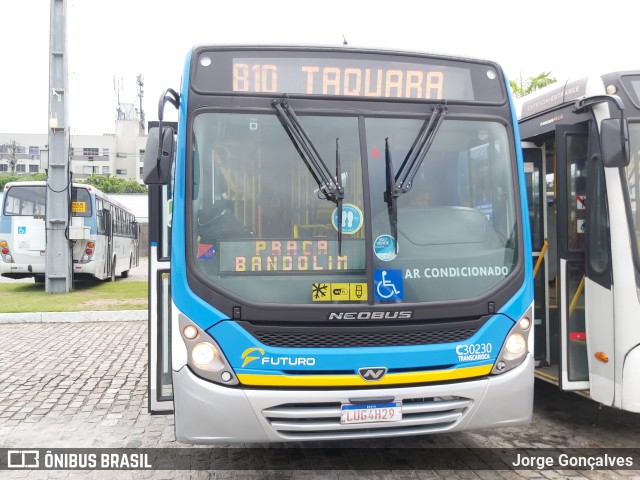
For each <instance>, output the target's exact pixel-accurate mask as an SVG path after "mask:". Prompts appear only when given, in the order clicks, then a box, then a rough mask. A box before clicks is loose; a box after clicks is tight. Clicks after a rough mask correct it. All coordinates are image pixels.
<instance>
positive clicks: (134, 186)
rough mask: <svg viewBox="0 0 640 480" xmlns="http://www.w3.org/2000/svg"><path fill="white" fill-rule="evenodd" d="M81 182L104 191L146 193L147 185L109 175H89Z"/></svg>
mask: <svg viewBox="0 0 640 480" xmlns="http://www.w3.org/2000/svg"><path fill="white" fill-rule="evenodd" d="M81 183H86V184H88V185H93V186H94V187H96V188H97V189H98V190H102V191H103V192H104V193H147V187H146V186H144V185H140V184H139V183H138V182H136V181H135V180H130V179H127V180H125V179H122V178H117V177H112V176H110V175H91V176H89V177H87V178H85V179H84V180H83V181H82V182H81Z"/></svg>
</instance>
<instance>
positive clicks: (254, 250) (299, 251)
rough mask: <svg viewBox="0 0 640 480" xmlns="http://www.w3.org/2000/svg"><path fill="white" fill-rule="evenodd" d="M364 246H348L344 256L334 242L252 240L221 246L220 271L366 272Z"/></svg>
mask: <svg viewBox="0 0 640 480" xmlns="http://www.w3.org/2000/svg"><path fill="white" fill-rule="evenodd" d="M356 243H358V244H359V243H360V242H344V243H343V245H342V252H341V253H342V255H338V247H337V243H336V242H334V241H330V240H298V239H295V240H252V241H237V242H221V244H220V271H225V272H262V271H273V272H278V271H283V272H299V271H314V270H316V271H322V270H325V271H326V270H329V271H331V270H348V269H362V268H364V253H363V250H362V248H361V247H358V246H357V245H355V244H356Z"/></svg>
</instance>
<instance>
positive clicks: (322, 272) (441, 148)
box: [189, 112, 518, 304]
mask: <svg viewBox="0 0 640 480" xmlns="http://www.w3.org/2000/svg"><path fill="white" fill-rule="evenodd" d="M298 120H299V122H300V124H301V125H302V127H303V128H304V130H305V132H306V133H307V134H308V136H309V138H310V140H311V141H312V142H313V145H314V147H315V148H316V149H317V151H318V154H319V156H320V157H321V158H322V159H323V161H324V162H325V163H326V164H327V165H328V166H329V167H330V168H335V165H336V164H337V162H336V156H337V155H339V157H340V160H339V164H340V170H341V173H340V180H341V185H342V187H343V188H344V198H343V199H342V215H341V216H340V217H341V224H340V225H338V218H339V215H338V212H337V202H331V201H327V197H326V195H324V194H323V192H322V191H320V190H321V189H320V188H319V185H318V182H317V181H316V180H315V179H314V177H313V175H312V172H310V170H309V168H308V167H307V165H306V164H305V162H304V161H303V158H301V155H300V154H299V152H298V151H297V148H296V144H295V143H294V142H292V141H291V139H290V138H289V136H288V134H287V131H286V129H284V128H283V125H282V124H281V121H280V119H279V118H278V116H277V115H276V114H275V112H274V113H273V114H265V113H251V112H246V113H222V112H204V113H200V114H198V115H196V116H195V117H194V120H193V122H192V134H191V149H190V151H191V166H190V168H189V171H190V177H189V178H190V184H191V186H190V189H191V196H190V198H191V205H190V210H191V211H190V238H191V245H190V252H191V254H190V257H191V258H190V260H191V261H190V262H189V264H190V265H191V266H192V267H194V268H195V269H196V271H197V272H198V276H199V277H200V278H201V279H202V280H203V281H204V282H205V283H208V284H209V285H210V286H211V287H212V288H214V289H217V290H218V291H222V292H224V291H227V292H230V293H231V294H232V295H235V296H238V297H242V298H245V299H248V300H250V301H255V302H269V303H273V302H274V300H275V299H277V300H276V301H277V302H278V303H289V304H313V303H318V302H341V303H342V302H351V303H364V304H373V303H398V302H432V301H445V300H463V299H469V298H474V297H477V296H480V295H483V294H485V293H487V292H488V291H489V290H491V289H492V288H494V287H495V286H496V285H498V284H499V283H500V282H501V281H502V280H503V279H504V278H505V277H506V276H508V275H509V274H510V273H511V272H512V271H513V269H514V267H515V264H516V263H517V257H518V251H517V235H516V232H517V220H516V213H515V211H516V202H515V195H514V191H513V187H512V185H513V183H514V182H515V174H514V168H515V167H514V161H513V160H512V157H513V155H512V154H511V152H510V149H509V139H508V134H507V131H506V128H505V126H504V125H503V124H502V123H499V122H494V121H488V120H484V121H481V120H462V119H454V118H451V117H447V118H445V119H444V121H443V122H442V124H441V126H440V128H439V130H438V131H437V133H436V134H435V136H434V138H433V143H432V144H431V147H430V148H429V150H428V153H427V154H426V157H425V159H424V161H423V162H422V163H421V164H420V167H419V169H418V170H417V172H416V175H415V177H413V183H412V185H411V188H410V189H409V191H408V192H407V193H406V194H404V195H402V196H400V197H398V199H397V235H396V233H395V231H394V229H393V228H392V223H393V221H394V220H395V216H396V214H392V213H391V212H390V207H389V203H388V202H387V201H386V198H385V193H384V192H385V191H386V190H387V168H388V164H387V162H386V161H385V154H386V153H388V154H389V155H391V157H392V159H393V162H394V165H395V169H396V170H398V169H399V168H400V165H401V164H402V162H403V160H404V159H405V158H406V156H407V153H408V152H409V150H410V149H411V147H412V145H413V143H414V141H415V139H416V136H417V135H418V133H419V132H420V129H421V128H422V126H423V124H424V121H425V119H424V118H416V117H414V118H402V117H363V116H360V117H358V116H331V115H320V114H308V113H306V112H305V114H304V115H303V114H300V113H298ZM337 140H339V150H338V148H337V144H338V142H337ZM339 233H340V237H341V241H340V242H339V241H338V240H339ZM339 247H340V249H339ZM370 276H372V277H373V279H374V285H377V287H376V288H375V291H374V292H368V291H367V285H368V284H369V283H368V279H369V278H370Z"/></svg>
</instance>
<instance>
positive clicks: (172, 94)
mask: <svg viewBox="0 0 640 480" xmlns="http://www.w3.org/2000/svg"><path fill="white" fill-rule="evenodd" d="M167 102H169V103H170V104H171V105H173V106H174V107H175V108H176V110H177V109H178V108H179V107H180V94H179V93H178V92H176V91H175V90H174V89H173V88H167V89H166V90H165V91H164V93H163V94H162V95H160V101H159V102H158V131H159V132H160V135H158V158H157V159H156V160H157V162H158V163H157V166H158V168H160V159H161V158H162V143H163V140H164V132H163V130H162V120H163V118H164V106H165V104H166V103H167Z"/></svg>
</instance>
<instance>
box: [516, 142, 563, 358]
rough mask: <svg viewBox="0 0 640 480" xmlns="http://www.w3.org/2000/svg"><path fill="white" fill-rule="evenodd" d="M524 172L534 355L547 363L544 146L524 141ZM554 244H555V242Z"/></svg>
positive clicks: (547, 324) (549, 257)
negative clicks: (529, 241) (531, 271)
mask: <svg viewBox="0 0 640 480" xmlns="http://www.w3.org/2000/svg"><path fill="white" fill-rule="evenodd" d="M522 152H523V155H524V172H525V180H526V184H527V200H528V205H529V220H530V224H531V246H532V250H533V265H534V269H533V275H534V292H535V311H534V331H535V335H534V338H535V343H534V349H533V350H534V355H535V360H536V364H538V365H540V364H547V363H548V359H547V354H548V351H549V345H548V339H549V333H548V329H549V322H548V318H549V309H548V308H547V306H548V304H549V297H548V294H547V293H548V292H547V289H546V288H545V286H546V284H547V280H546V279H547V278H548V274H549V268H548V266H549V262H550V260H551V255H550V252H551V250H550V248H549V241H548V240H547V227H546V225H547V194H546V181H545V179H546V165H545V162H544V160H543V159H544V158H545V157H544V150H543V149H542V148H540V147H536V146H535V145H534V144H533V143H529V142H523V144H522ZM552 245H553V247H554V248H555V244H552Z"/></svg>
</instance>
